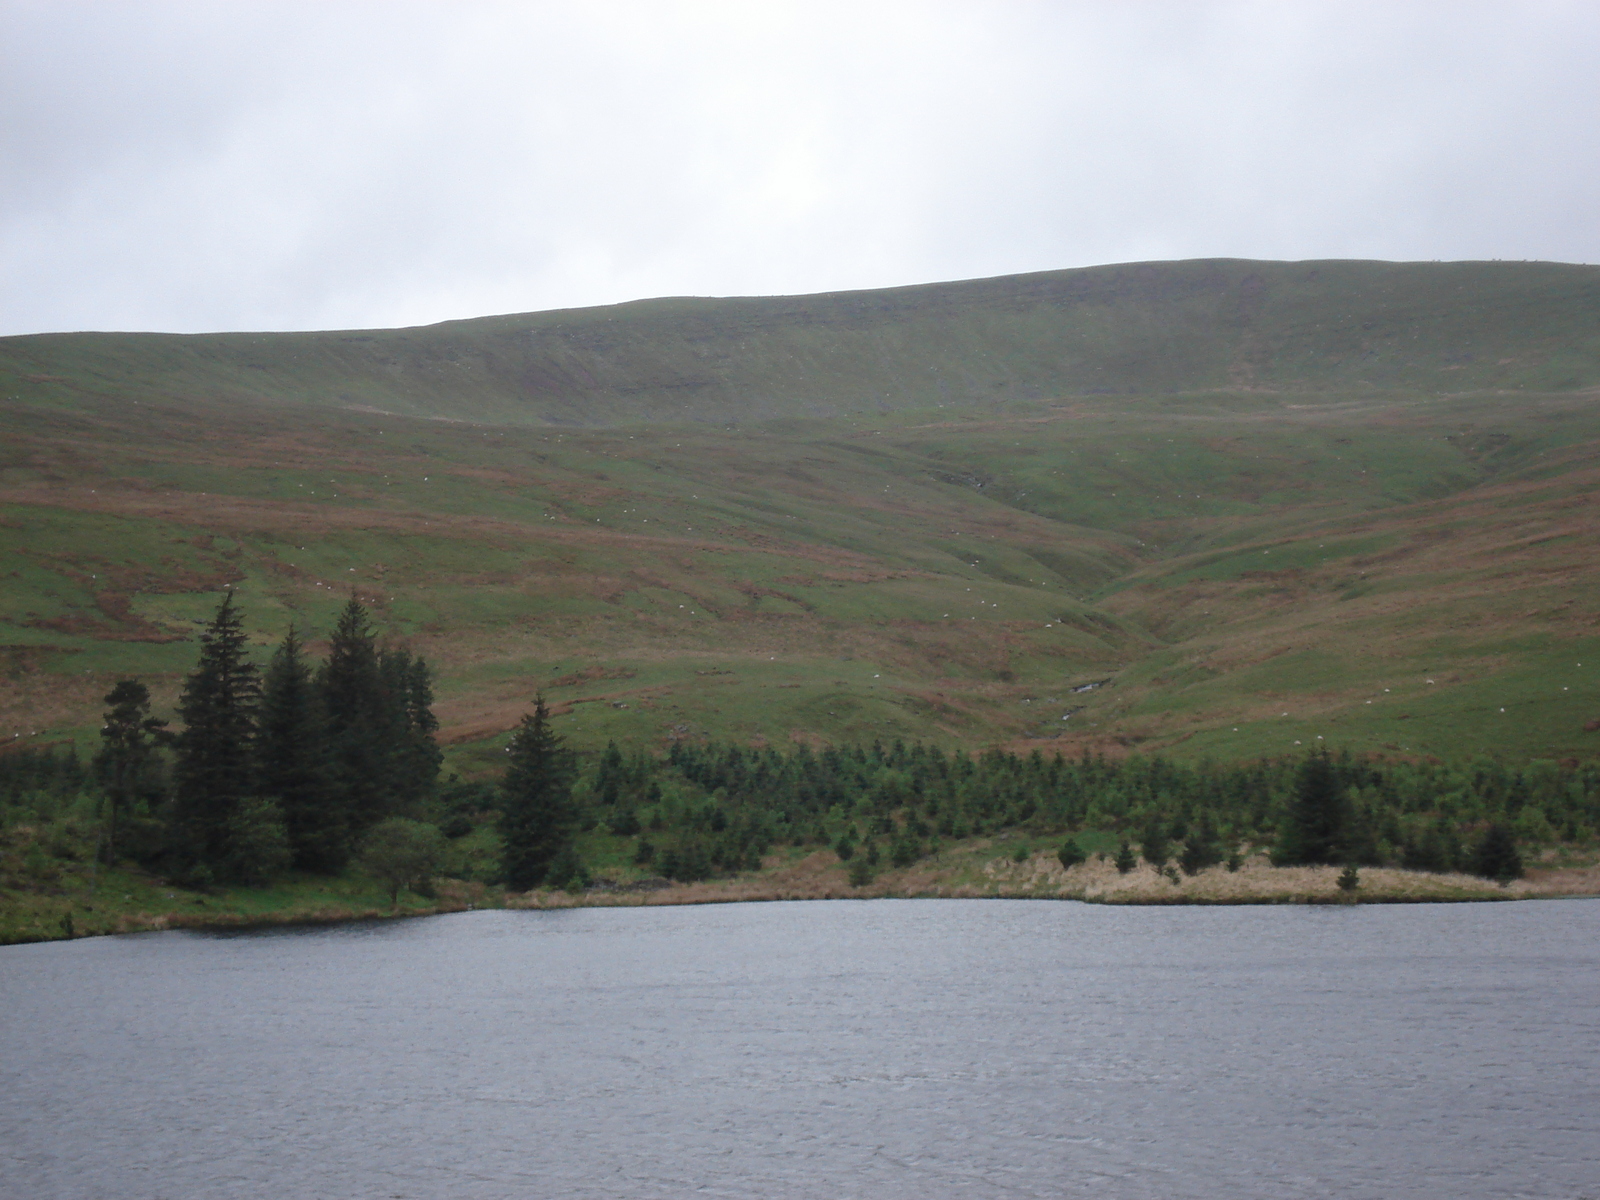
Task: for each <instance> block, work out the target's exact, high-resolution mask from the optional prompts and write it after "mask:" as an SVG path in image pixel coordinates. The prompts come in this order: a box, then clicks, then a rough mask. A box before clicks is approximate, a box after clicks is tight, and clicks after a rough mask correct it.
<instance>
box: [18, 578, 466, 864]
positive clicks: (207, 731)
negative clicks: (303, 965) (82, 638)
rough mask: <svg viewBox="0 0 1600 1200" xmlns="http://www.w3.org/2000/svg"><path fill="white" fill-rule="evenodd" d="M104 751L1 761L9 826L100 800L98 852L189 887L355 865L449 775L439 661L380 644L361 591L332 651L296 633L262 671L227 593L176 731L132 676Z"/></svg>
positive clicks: (108, 718)
mask: <svg viewBox="0 0 1600 1200" xmlns="http://www.w3.org/2000/svg"><path fill="white" fill-rule="evenodd" d="M105 703H106V704H107V706H108V708H107V711H106V713H105V723H104V725H103V726H102V728H101V731H100V733H101V747H100V750H99V752H98V753H97V754H96V755H95V757H94V759H93V760H92V761H91V762H90V763H88V764H83V763H82V762H81V761H80V760H79V758H78V756H77V754H76V752H75V751H72V750H68V751H66V752H59V751H50V750H44V751H28V750H18V751H14V752H12V753H9V754H6V755H3V756H0V814H3V816H4V817H5V818H6V823H8V824H9V823H16V822H17V821H19V820H21V819H26V818H32V819H35V820H39V819H49V818H50V817H52V816H55V815H58V814H59V812H60V808H61V799H62V798H63V797H70V796H74V795H77V794H79V793H85V792H87V793H92V799H93V802H94V803H93V810H94V814H95V817H96V818H97V820H96V821H95V827H96V833H97V840H98V846H99V849H98V851H97V854H98V856H99V857H100V858H102V859H103V860H105V861H107V862H112V861H115V859H116V858H117V856H118V855H119V854H122V855H126V856H128V857H131V858H133V859H135V860H137V861H140V862H142V863H145V864H146V865H150V866H159V867H160V868H161V869H162V870H164V871H165V872H166V874H167V875H168V876H169V877H170V878H172V879H173V880H174V881H176V882H184V883H189V884H194V885H205V884H207V883H210V882H214V881H215V882H222V881H239V882H257V881H260V880H264V879H266V878H268V877H269V876H271V875H273V874H274V873H276V872H278V871H281V870H283V869H285V868H289V867H294V868H299V869H303V870H309V871H316V872H322V873H334V872H337V871H340V870H342V869H343V868H344V867H345V865H346V864H347V863H348V862H349V860H350V858H351V856H352V855H353V853H354V852H355V850H356V848H357V847H358V846H359V845H360V843H361V840H362V838H363V837H364V835H366V834H367V832H368V831H369V830H371V829H372V828H373V827H374V826H375V825H377V824H378V823H380V822H382V821H384V820H386V819H390V818H405V817H416V816H422V815H425V814H426V812H427V811H428V805H429V804H430V803H431V801H432V797H433V792H434V788H435V781H436V779H437V777H438V773H439V762H440V755H439V750H438V747H437V745H436V744H435V738H434V734H435V730H436V729H437V722H436V721H435V719H434V716H433V711H432V704H433V694H432V677H431V672H430V671H429V668H428V666H427V664H426V663H425V662H424V661H423V660H422V659H420V658H416V657H414V656H412V655H411V653H410V652H409V651H407V650H405V649H399V648H390V647H384V646H380V645H379V644H378V639H377V636H376V633H375V631H374V629H373V627H372V624H371V621H370V620H369V618H368V615H367V612H366V610H365V609H364V608H363V607H362V606H361V605H360V604H359V603H358V602H357V601H356V600H354V599H353V598H352V599H351V601H350V602H349V603H348V604H347V605H346V606H345V608H344V610H343V611H342V612H341V613H340V615H339V620H338V623H337V625H336V626H335V628H334V630H333V633H332V635H331V637H330V639H329V649H328V656H327V658H326V659H325V660H324V661H323V662H321V663H313V662H311V661H310V660H309V659H308V658H307V656H306V653H305V649H304V646H303V645H302V643H301V640H300V636H299V634H298V632H297V631H296V630H295V629H294V628H293V627H291V628H290V629H289V631H288V633H287V634H286V635H285V637H284V639H283V641H282V642H281V643H280V644H279V645H278V647H277V649H276V651H275V652H274V654H273V655H272V658H271V660H270V662H269V663H268V664H267V665H266V667H265V669H263V668H262V667H261V666H259V665H258V664H257V663H255V662H254V661H253V659H252V657H251V655H250V653H249V648H248V645H247V642H246V638H245V634H244V631H243V627H242V624H241V620H240V613H239V610H238V608H237V607H235V605H234V602H233V596H232V593H229V594H228V595H227V596H226V597H225V598H224V599H223V602H222V604H221V605H220V606H219V608H218V609H217V612H216V615H215V616H214V617H213V619H212V621H211V622H210V624H209V625H208V627H207V628H206V630H205V631H204V632H203V633H202V634H201V635H200V657H199V663H198V664H197V666H196V668H195V670H194V671H193V672H192V673H191V674H190V675H189V676H188V678H187V679H186V680H185V681H184V685H183V690H182V693H181V695H180V697H179V701H178V714H179V717H180V720H181V724H180V726H179V728H178V729H177V730H176V732H173V731H170V730H168V728H167V723H166V722H165V721H162V720H158V719H156V718H154V717H152V716H151V715H150V694H149V691H148V690H147V689H146V688H145V686H144V685H143V684H142V683H139V682H138V681H137V680H133V679H125V680H121V681H119V682H118V683H117V685H116V686H115V687H114V688H113V689H112V690H111V692H110V693H108V694H107V695H106V697H105Z"/></svg>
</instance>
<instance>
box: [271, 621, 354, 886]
mask: <svg viewBox="0 0 1600 1200" xmlns="http://www.w3.org/2000/svg"><path fill="white" fill-rule="evenodd" d="M258 725H259V728H258V733H257V745H256V751H257V769H258V787H259V790H260V792H261V794H262V795H263V796H267V797H270V798H271V799H273V800H275V801H276V802H277V804H278V808H279V810H280V811H281V812H282V814H283V822H284V827H285V833H286V834H287V835H288V839H289V849H290V852H291V854H292V855H293V862H294V865H295V866H297V867H299V868H301V869H302V870H307V871H319V872H324V873H331V872H334V871H337V870H339V869H340V868H341V867H343V866H344V865H345V863H346V862H348V861H349V859H350V853H351V838H350V830H349V825H348V822H347V821H346V819H345V818H346V814H345V813H344V812H343V811H342V810H341V809H340V807H339V806H338V805H337V804H336V803H335V796H334V789H333V778H332V775H333V760H332V757H331V756H330V754H329V752H328V739H327V731H326V725H327V718H326V715H325V712H324V709H323V706H322V696H321V693H320V692H319V691H318V689H317V686H316V683H315V680H314V679H313V677H312V671H311V666H310V664H309V663H308V662H307V661H306V657H305V648H304V645H303V644H302V643H301V641H300V635H299V632H298V631H297V630H296V629H295V627H294V626H293V625H290V626H289V632H288V633H287V634H285V635H284V639H283V641H282V642H281V643H279V645H278V649H277V650H276V652H274V654H273V656H272V662H271V663H270V664H268V666H267V672H266V677H265V680H264V681H263V684H262V689H261V715H260V720H259V722H258Z"/></svg>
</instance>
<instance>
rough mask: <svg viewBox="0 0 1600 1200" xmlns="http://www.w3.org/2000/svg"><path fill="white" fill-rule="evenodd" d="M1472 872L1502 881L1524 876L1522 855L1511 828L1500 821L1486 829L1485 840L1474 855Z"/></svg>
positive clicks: (1480, 843) (1479, 844)
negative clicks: (1518, 851)
mask: <svg viewBox="0 0 1600 1200" xmlns="http://www.w3.org/2000/svg"><path fill="white" fill-rule="evenodd" d="M1472 872H1473V874H1474V875H1481V876H1483V877H1484V878H1485V879H1497V880H1499V881H1500V882H1502V883H1504V882H1506V881H1508V880H1512V879H1521V878H1522V855H1520V854H1518V853H1517V842H1516V839H1515V838H1513V837H1512V836H1511V830H1509V829H1507V828H1506V827H1505V826H1504V825H1502V824H1500V823H1499V822H1498V821H1496V822H1495V823H1494V824H1493V825H1490V826H1489V828H1488V829H1486V830H1484V832H1483V840H1482V841H1480V842H1479V843H1478V845H1477V849H1476V850H1475V852H1474V853H1473V856H1472Z"/></svg>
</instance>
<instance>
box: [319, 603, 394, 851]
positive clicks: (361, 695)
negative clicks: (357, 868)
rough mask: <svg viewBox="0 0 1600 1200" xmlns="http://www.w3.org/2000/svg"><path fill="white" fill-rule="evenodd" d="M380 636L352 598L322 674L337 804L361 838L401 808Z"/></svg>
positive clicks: (341, 615) (332, 639) (335, 632)
mask: <svg viewBox="0 0 1600 1200" xmlns="http://www.w3.org/2000/svg"><path fill="white" fill-rule="evenodd" d="M376 640H377V635H376V633H375V632H374V630H373V628H372V622H371V621H370V620H369V619H368V617H367V610H366V609H365V608H364V607H363V606H362V605H361V603H360V601H358V600H357V599H356V598H355V597H354V596H351V597H350V601H349V603H348V604H346V605H345V606H344V609H343V610H342V611H341V612H340V613H339V620H338V622H337V623H336V624H335V625H334V628H333V634H332V636H331V637H330V638H329V639H328V658H327V661H326V662H324V663H323V664H322V668H321V669H320V670H319V671H318V672H317V690H318V691H319V692H320V693H321V695H322V704H323V710H324V712H325V713H326V715H327V716H326V719H327V726H326V728H327V736H328V751H329V754H330V756H331V759H332V764H333V765H332V771H331V777H330V784H331V789H332V794H333V804H334V808H335V809H336V810H337V813H338V817H339V820H340V821H341V822H342V823H343V825H344V826H345V828H346V829H348V830H349V832H350V835H351V836H352V837H353V838H355V839H359V838H360V836H361V835H362V834H363V833H365V832H366V830H367V829H368V828H370V827H371V826H373V825H375V824H376V823H377V822H378V821H381V820H382V819H383V818H384V817H387V816H389V815H391V813H392V811H393V809H394V807H395V805H394V799H395V798H394V796H393V794H392V784H393V778H394V761H393V760H394V758H395V757H396V753H397V750H398V747H397V745H396V739H395V734H396V730H395V728H394V727H393V722H392V721H391V720H390V719H389V718H390V712H389V706H388V705H387V704H386V703H385V697H384V686H383V677H382V673H381V671H380V669H379V663H378V649H377V645H376Z"/></svg>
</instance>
